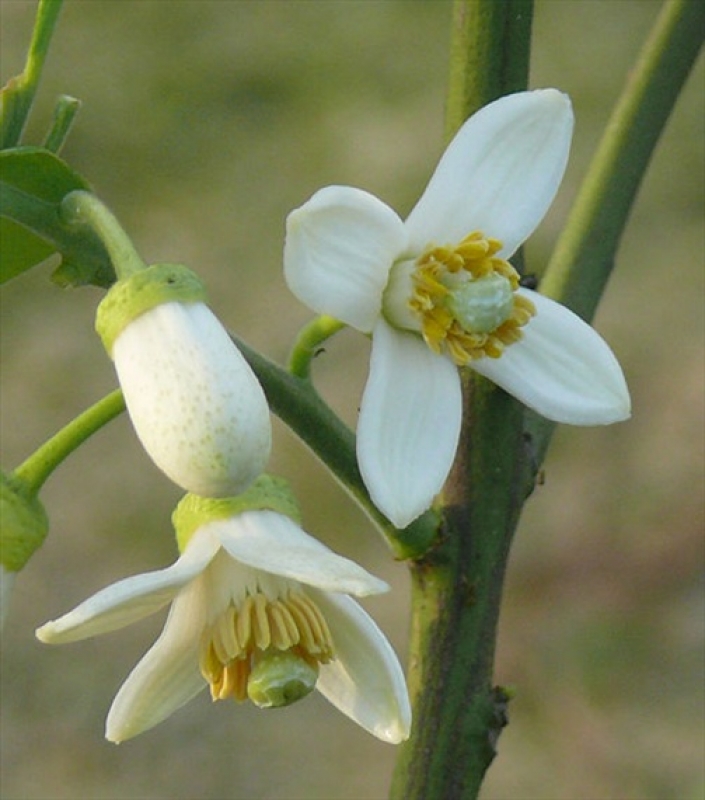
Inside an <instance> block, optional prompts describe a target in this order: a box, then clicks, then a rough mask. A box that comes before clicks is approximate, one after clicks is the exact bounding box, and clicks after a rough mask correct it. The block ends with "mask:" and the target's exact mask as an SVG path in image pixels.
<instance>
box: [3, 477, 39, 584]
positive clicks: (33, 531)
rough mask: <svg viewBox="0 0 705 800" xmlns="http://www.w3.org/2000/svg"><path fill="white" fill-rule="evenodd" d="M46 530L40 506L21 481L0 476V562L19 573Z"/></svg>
mask: <svg viewBox="0 0 705 800" xmlns="http://www.w3.org/2000/svg"><path fill="white" fill-rule="evenodd" d="M48 530H49V519H48V517H47V514H46V511H45V510H44V506H43V505H42V504H41V503H40V502H39V500H38V499H37V497H36V495H34V494H32V493H31V492H30V491H29V490H28V489H27V487H26V486H25V484H24V483H23V482H22V481H20V480H18V479H17V478H15V477H14V476H12V475H5V474H4V473H3V474H1V475H0V563H2V565H3V567H5V569H7V570H8V571H9V572H19V571H20V570H21V569H22V567H24V565H25V564H26V563H27V562H28V561H29V559H30V558H31V556H32V554H33V553H34V551H35V550H37V549H38V548H39V547H40V545H41V544H42V542H43V541H44V539H45V538H46V535H47V531H48Z"/></svg>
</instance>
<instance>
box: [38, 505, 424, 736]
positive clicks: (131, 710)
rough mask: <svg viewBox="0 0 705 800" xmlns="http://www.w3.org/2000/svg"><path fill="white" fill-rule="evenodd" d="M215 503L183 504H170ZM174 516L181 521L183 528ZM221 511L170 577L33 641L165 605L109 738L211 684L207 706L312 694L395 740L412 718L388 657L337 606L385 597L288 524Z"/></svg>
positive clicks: (381, 642)
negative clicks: (164, 615)
mask: <svg viewBox="0 0 705 800" xmlns="http://www.w3.org/2000/svg"><path fill="white" fill-rule="evenodd" d="M216 502H217V501H204V500H203V498H195V497H193V496H191V495H187V496H186V498H185V500H184V501H182V504H183V503H186V506H188V505H189V504H191V506H192V507H193V504H194V503H195V504H196V505H197V506H198V505H200V508H201V509H202V508H203V505H202V504H203V503H205V504H208V503H211V504H214V503H216ZM223 502H227V501H223ZM181 507H182V509H183V513H182V518H184V519H186V518H187V517H189V516H191V517H192V516H193V514H192V509H191V510H189V509H188V508H183V506H181ZM212 508H216V509H218V506H217V505H212ZM223 508H224V507H223V506H220V510H218V511H217V513H215V514H211V515H210V520H209V521H206V522H203V523H201V524H199V525H197V527H196V529H195V530H194V531H193V532H192V534H190V536H189V538H188V543H187V544H186V545H185V547H183V548H182V555H181V556H180V558H179V559H178V560H177V561H176V562H175V563H174V564H173V565H172V566H171V567H168V568H167V569H164V570H159V571H157V572H150V573H146V574H144V575H137V576H134V577H131V578H127V579H125V580H122V581H119V582H118V583H116V584H113V585H112V586H109V587H107V588H106V589H103V590H102V591H100V592H98V593H97V594H95V595H94V596H93V597H91V598H89V599H88V600H86V601H85V602H83V603H82V604H81V605H79V606H78V607H77V608H75V609H74V610H73V611H70V612H69V613H68V614H65V615H64V616H63V617H60V618H59V619H57V620H55V621H53V622H48V623H47V624H45V625H43V626H42V627H41V628H39V629H38V630H37V636H38V638H39V639H41V641H43V642H47V643H52V644H54V643H57V644H58V643H63V642H71V641H76V640H79V639H84V638H87V637H89V636H94V635H96V634H99V633H106V632H108V631H112V630H115V629H117V628H121V627H123V626H125V625H128V624H130V623H132V622H135V621H136V620H138V619H141V618H142V617H145V616H147V615H148V614H151V613H153V612H155V611H157V610H158V609H160V608H162V607H163V606H165V605H166V604H167V603H170V602H171V603H172V606H171V610H170V612H169V616H168V619H167V621H166V625H165V627H164V630H163V632H162V634H161V636H160V637H159V639H158V640H157V642H156V643H155V644H154V645H153V647H152V648H151V649H150V650H149V651H148V652H147V653H146V655H145V656H144V657H143V658H142V660H141V661H140V662H139V663H138V664H137V666H136V667H135V668H134V670H133V671H132V673H131V674H130V675H129V677H128V678H127V680H126V681H125V683H124V684H123V686H122V688H121V689H120V691H119V692H118V694H117V696H116V697H115V700H114V701H113V704H112V707H111V709H110V712H109V714H108V719H107V725H106V736H107V738H108V739H109V740H111V741H114V742H120V741H123V740H125V739H128V738H130V737H132V736H135V735H137V734H138V733H141V732H142V731H145V730H148V729H149V728H151V727H153V726H154V725H156V724H157V723H159V722H161V721H162V720H163V719H165V718H166V717H168V716H169V715H170V714H172V713H173V712H174V711H176V710H177V709H178V708H180V707H181V706H182V705H183V704H184V703H186V702H187V701H188V700H190V699H191V698H192V697H194V696H195V695H196V694H197V693H198V692H200V691H201V690H202V689H203V688H205V686H206V684H210V687H211V695H212V697H213V699H214V700H221V699H225V698H228V697H233V698H234V699H236V700H245V699H247V697H248V696H249V698H250V699H251V700H252V701H253V702H255V703H256V704H257V705H259V706H261V707H271V706H281V705H288V704H290V703H291V702H294V701H295V700H297V699H299V698H301V697H303V696H305V695H306V694H308V693H309V692H310V691H311V690H312V689H313V688H314V686H315V688H316V689H318V691H320V692H321V693H322V694H323V695H324V696H325V697H326V698H327V699H328V700H329V701H330V702H331V703H332V704H333V705H334V706H336V707H337V708H338V709H340V711H342V712H343V713H344V714H346V715H347V716H349V717H350V718H351V719H353V720H354V721H355V722H357V723H358V724H359V725H361V726H362V727H363V728H365V729H366V730H368V731H369V732H370V733H372V734H374V735H375V736H377V737H378V738H379V739H382V740H383V741H387V742H391V743H397V742H400V741H402V740H403V739H405V738H406V737H407V736H408V733H409V727H410V718H411V711H410V706H409V699H408V694H407V689H406V683H405V680H404V676H403V673H402V670H401V667H400V665H399V662H398V660H397V657H396V655H395V654H394V651H393V649H392V647H391V645H390V644H389V642H388V641H387V639H386V638H385V637H384V635H383V634H382V632H381V631H380V630H379V628H378V627H377V625H376V624H375V623H374V622H373V621H372V619H371V618H370V617H369V616H368V614H367V613H366V612H365V611H363V609H362V608H361V607H360V606H359V605H358V604H357V603H356V602H355V601H354V600H352V599H351V598H350V597H348V596H347V595H348V594H354V595H358V596H363V595H368V594H373V593H379V592H384V591H386V590H387V589H388V586H387V585H386V584H385V583H384V582H383V581H380V580H379V579H378V578H375V577H374V576H372V575H370V574H369V573H368V572H366V571H365V570H364V569H362V567H360V566H358V565H357V564H355V563H354V562H352V561H350V560H348V559H346V558H343V557H341V556H339V555H336V554H335V553H333V552H332V551H330V550H329V549H328V548H327V547H325V546H324V545H323V544H321V543H320V542H318V541H317V540H315V539H313V538H312V537H310V536H309V535H308V534H306V533H305V532H304V531H303V530H302V529H301V528H300V527H299V526H298V525H297V524H296V523H295V522H294V521H293V520H292V519H291V518H290V517H289V516H287V515H286V514H282V513H279V512H277V511H274V510H272V509H270V508H260V509H251V510H246V511H242V512H240V513H238V512H237V511H234V512H233V513H232V514H231V515H230V516H220V512H221V511H222V509H223ZM178 514H179V509H178V508H177V512H176V514H175V522H176V521H177V519H176V517H177V515H178ZM186 522H187V527H188V519H186ZM177 529H178V525H177ZM187 534H188V531H187ZM180 538H181V537H180Z"/></svg>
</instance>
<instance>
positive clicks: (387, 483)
mask: <svg viewBox="0 0 705 800" xmlns="http://www.w3.org/2000/svg"><path fill="white" fill-rule="evenodd" d="M461 415H462V398H461V391H460V378H459V376H458V371H457V369H456V367H455V366H454V365H453V364H452V363H451V362H450V361H449V360H448V359H446V358H444V357H443V356H438V355H436V354H435V353H433V352H432V351H431V350H430V349H429V348H428V347H427V346H426V343H425V342H424V341H423V339H422V338H421V337H420V336H418V335H416V334H414V333H406V332H403V331H400V330H397V329H396V328H392V327H391V326H390V325H388V324H387V323H386V322H385V321H384V320H380V321H379V322H378V323H377V325H376V327H375V330H374V335H373V339H372V354H371V358H370V375H369V378H368V380H367V385H366V387H365V392H364V394H363V397H362V404H361V407H360V418H359V420H358V426H357V457H358V462H359V465H360V472H361V473H362V478H363V480H364V481H365V486H366V487H367V490H368V491H369V493H370V496H371V497H372V500H373V501H374V503H375V505H376V506H377V508H379V509H380V511H382V512H383V513H384V514H386V516H387V517H389V519H390V520H391V521H392V522H393V523H394V524H395V525H396V526H397V527H398V528H403V527H404V526H406V525H408V524H409V523H410V522H411V521H412V520H414V519H416V517H418V516H419V515H420V514H421V513H423V512H424V511H425V510H426V509H427V508H428V507H429V506H430V505H431V503H432V501H433V498H434V496H435V495H436V494H437V493H438V492H439V491H440V489H441V487H442V486H443V483H444V481H445V479H446V477H447V476H448V472H449V471H450V468H451V465H452V463H453V458H454V456H455V451H456V448H457V446H458V437H459V435H460V421H461Z"/></svg>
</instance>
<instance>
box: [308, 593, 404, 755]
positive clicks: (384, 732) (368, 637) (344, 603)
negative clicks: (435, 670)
mask: <svg viewBox="0 0 705 800" xmlns="http://www.w3.org/2000/svg"><path fill="white" fill-rule="evenodd" d="M311 594H312V596H314V599H315V601H316V603H317V604H318V606H319V608H320V609H321V611H322V612H323V615H324V616H325V618H326V621H327V622H328V625H329V627H330V629H331V633H332V636H333V646H334V648H335V653H336V659H335V661H332V662H331V663H330V664H324V665H322V666H321V672H320V675H319V678H318V682H317V684H316V688H317V689H318V690H319V691H320V692H321V694H323V696H324V697H326V699H328V700H329V701H330V702H331V703H332V704H333V705H334V706H335V707H336V708H338V709H340V711H342V712H343V714H345V715H346V716H348V717H350V719H352V720H354V721H355V722H357V724H358V725H361V726H362V727H363V728H364V729H365V730H367V731H369V732H370V733H371V734H373V735H374V736H376V737H377V738H378V739H382V740H383V741H385V742H389V743H391V744H398V743H399V742H401V741H403V740H404V739H406V738H408V736H409V729H410V728H411V707H410V704H409V695H408V692H407V688H406V682H405V680H404V673H403V672H402V669H401V666H400V664H399V660H398V659H397V657H396V654H395V653H394V650H393V649H392V646H391V645H390V644H389V642H388V641H387V639H386V637H385V636H384V634H383V633H382V631H380V629H379V628H378V627H377V625H376V624H375V623H374V622H373V620H372V619H371V617H370V616H369V615H368V614H367V613H365V611H363V610H362V608H360V606H359V605H358V604H357V603H356V602H355V601H354V600H351V599H350V598H349V597H345V596H334V595H325V594H323V593H322V592H316V591H315V590H313V591H312V592H311Z"/></svg>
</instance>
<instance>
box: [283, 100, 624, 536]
mask: <svg viewBox="0 0 705 800" xmlns="http://www.w3.org/2000/svg"><path fill="white" fill-rule="evenodd" d="M572 127H573V115H572V110H571V105H570V101H569V99H568V98H567V96H565V95H564V94H562V93H560V92H558V91H556V90H555V89H546V90H541V91H534V92H523V93H519V94H515V95H510V96H508V97H503V98H501V99H500V100H497V101H496V102H494V103H491V104H490V105H488V106H486V107H485V108H483V109H481V110H480V111H479V112H478V113H477V114H475V115H474V116H472V117H471V118H470V119H469V120H468V121H467V122H466V123H465V124H464V125H463V127H462V128H461V129H460V131H459V132H458V134H457V135H456V137H455V138H454V140H453V141H452V142H451V144H450V145H449V146H448V148H447V150H446V152H445V154H444V155H443V157H442V159H441V161H440V163H439V164H438V166H437V168H436V171H435V173H434V175H433V176H432V178H431V180H430V182H429V184H428V186H427V187H426V191H425V192H424V193H423V195H422V197H421V199H420V200H419V201H418V203H417V204H416V206H415V208H414V209H413V210H412V211H411V213H410V214H409V216H408V217H407V219H406V220H405V221H402V220H401V219H400V218H399V217H398V216H397V214H396V213H395V212H394V211H393V210H392V209H391V208H389V207H388V206H387V205H385V204H384V203H383V202H382V201H380V200H378V199H377V198H375V197H373V196H372V195H370V194H368V193H366V192H363V191H361V190H359V189H353V188H350V187H341V186H331V187H328V188H325V189H322V190H320V191H319V192H317V193H316V194H315V195H314V196H313V197H312V198H311V199H310V200H309V201H308V202H307V203H305V204H304V205H303V206H301V207H300V208H298V209H296V210H295V211H293V212H292V213H291V214H290V215H289V218H288V220H287V237H286V244H285V249H284V270H285V276H286V280H287V282H288V284H289V287H290V288H291V290H292V291H293V292H294V294H295V295H296V296H297V297H298V298H299V299H300V300H302V301H303V302H304V303H306V304H307V305H309V306H310V307H311V308H312V309H314V310H315V311H317V312H319V313H323V314H329V315H332V316H334V317H337V318H338V319H340V320H341V321H343V322H345V323H346V324H348V325H351V326H352V327H354V328H357V329H358V330H360V331H362V332H363V333H371V334H372V354H371V360H370V374H369V378H368V381H367V386H366V388H365V391H364V394H363V398H362V403H361V408H360V417H359V421H358V436H357V455H358V461H359V465H360V471H361V473H362V476H363V479H364V481H365V484H366V486H367V488H368V490H369V492H370V495H371V497H372V499H373V501H374V502H375V504H376V505H377V507H378V508H380V510H381V511H383V512H384V513H385V514H386V515H387V516H388V517H389V519H391V520H392V522H393V523H394V524H395V525H397V526H398V527H403V526H404V525H407V524H408V523H409V522H411V521H412V520H413V519H415V518H416V517H417V516H418V515H419V514H421V513H422V512H423V511H424V510H425V509H426V508H428V507H429V505H430V504H431V502H432V500H433V497H434V495H435V494H437V493H438V491H440V489H441V487H442V485H443V483H444V481H445V479H446V477H447V475H448V472H449V470H450V467H451V465H452V461H453V458H454V455H455V450H456V447H457V442H458V436H459V432H460V423H461V389H460V379H459V375H458V370H457V366H469V367H471V368H472V369H474V370H476V371H477V372H479V373H481V374H482V375H485V376H486V377H488V378H490V379H491V380H492V381H494V382H495V383H497V384H498V385H500V386H501V387H502V388H504V389H505V390H506V391H508V392H509V393H511V394H513V395H514V396H515V397H517V398H518V399H519V400H521V401H522V402H523V403H525V404H526V405H527V406H529V407H530V408H532V409H534V410H536V411H538V412H539V413H541V414H543V415H544V416H546V417H548V418H549V419H552V420H554V421H556V422H567V423H571V424H574V425H593V424H608V423H612V422H616V421H618V420H622V419H625V418H627V417H628V416H629V413H630V401H629V393H628V390H627V387H626V383H625V380H624V376H623V374H622V371H621V369H620V367H619V364H618V363H617V360H616V358H615V357H614V355H613V353H612V351H611V350H610V349H609V347H608V346H607V344H606V343H605V342H604V341H603V340H602V338H601V337H600V336H599V335H598V334H597V333H596V332H595V331H594V330H593V329H592V328H591V327H590V326H589V325H587V324H586V323H585V322H583V321H582V320H580V319H579V318H578V317H577V316H576V315H575V314H573V313H572V312H570V311H569V310H567V309H566V308H564V307H562V306H561V305H559V304H558V303H555V302H553V301H551V300H549V299H548V298H545V297H542V296H541V295H539V294H537V293H535V292H531V291H528V290H526V289H523V288H520V287H519V282H518V275H517V273H516V272H515V270H514V269H513V267H511V265H510V264H509V263H508V262H507V260H506V259H508V258H509V257H510V256H511V255H512V254H513V253H514V252H515V251H516V249H517V248H518V247H519V246H520V245H521V243H522V242H523V241H524V240H525V239H526V238H527V237H528V236H529V235H530V234H531V232H532V231H533V230H534V228H535V227H536V226H537V225H538V223H539V222H540V220H541V219H542V218H543V216H544V214H545V213H546V211H547V209H548V207H549V206H550V204H551V202H552V200H553V198H554V196H555V194H556V191H557V189H558V185H559V183H560V181H561V178H562V176H563V172H564V169H565V165H566V162H567V159H568V152H569V149H570V140H571V135H572Z"/></svg>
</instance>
